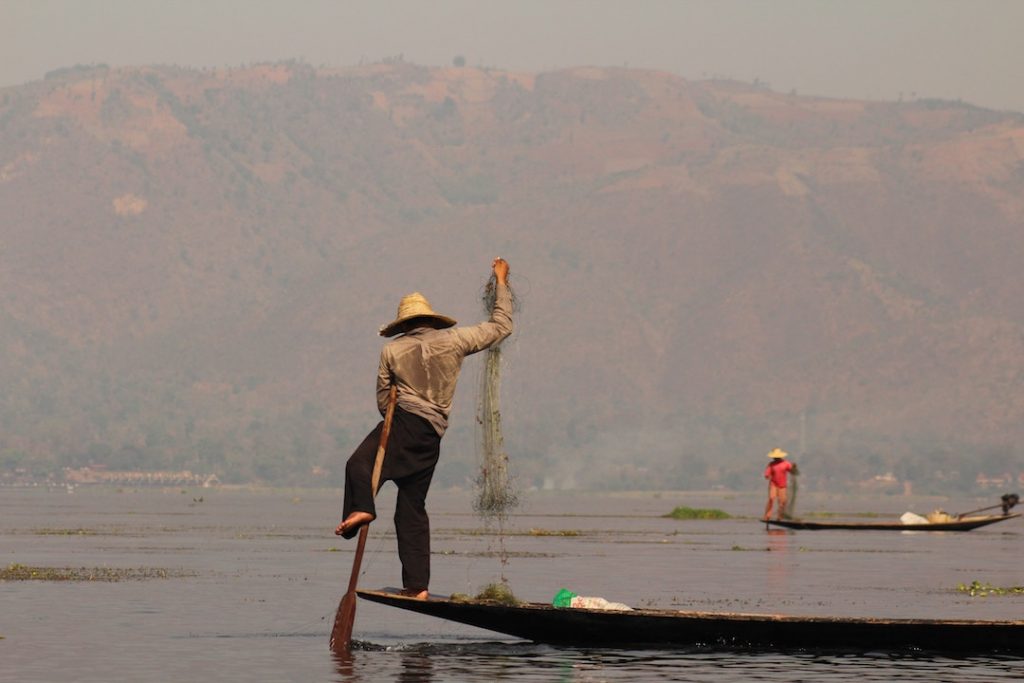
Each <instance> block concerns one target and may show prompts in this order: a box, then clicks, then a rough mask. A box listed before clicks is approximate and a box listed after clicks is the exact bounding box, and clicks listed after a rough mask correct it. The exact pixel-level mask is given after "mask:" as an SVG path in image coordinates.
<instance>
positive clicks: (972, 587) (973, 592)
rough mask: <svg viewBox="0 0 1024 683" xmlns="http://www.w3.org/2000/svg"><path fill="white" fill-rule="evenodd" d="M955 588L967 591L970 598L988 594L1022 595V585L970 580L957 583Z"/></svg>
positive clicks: (963, 591) (985, 596)
mask: <svg viewBox="0 0 1024 683" xmlns="http://www.w3.org/2000/svg"><path fill="white" fill-rule="evenodd" d="M956 589H957V590H958V591H960V592H961V593H967V594H969V595H970V596H971V597H972V598H987V597H988V596H990V595H1024V586H1006V587H1002V586H993V585H992V584H990V583H981V582H980V581H971V582H970V583H969V584H963V583H959V584H957V586H956Z"/></svg>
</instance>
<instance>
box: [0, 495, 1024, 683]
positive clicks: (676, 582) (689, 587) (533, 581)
mask: <svg viewBox="0 0 1024 683" xmlns="http://www.w3.org/2000/svg"><path fill="white" fill-rule="evenodd" d="M393 499H394V496H393V493H392V491H391V489H390V487H388V488H386V489H385V490H384V491H383V492H382V495H381V504H382V509H381V517H380V521H379V522H377V523H376V524H375V525H374V526H373V527H372V528H371V534H370V540H369V543H368V546H367V556H366V558H365V560H364V565H363V566H364V574H363V575H362V578H361V581H360V585H361V586H362V587H365V588H377V587H384V586H394V585H398V584H399V583H400V577H399V564H398V560H397V557H396V555H395V548H394V536H393V531H392V527H391V523H390V517H391V512H392V508H391V506H392V505H393ZM762 502H763V501H761V499H760V494H750V495H745V494H726V493H717V494H694V493H661V494H657V493H633V494H590V495H585V494H564V493H563V494H557V495H556V494H530V495H527V496H526V497H525V499H524V502H523V506H522V508H521V509H520V512H519V514H517V515H515V516H513V517H512V518H511V520H510V524H509V531H508V536H507V537H506V538H505V547H506V549H507V551H508V561H507V564H506V565H505V566H504V567H502V566H501V563H500V560H499V558H498V556H497V555H498V552H497V551H498V539H497V538H496V537H495V536H494V535H491V534H488V533H486V532H485V530H484V528H483V526H482V524H481V523H480V520H479V518H478V517H477V516H476V515H474V514H473V513H472V512H471V509H472V508H471V497H470V495H469V494H468V493H466V492H453V491H447V490H441V489H439V490H436V491H434V492H433V493H432V494H431V500H430V501H429V507H430V509H431V513H432V522H433V524H432V526H433V529H434V534H433V553H434V555H433V574H434V576H433V579H432V585H431V589H432V591H433V592H435V593H440V594H447V593H452V592H464V593H471V594H473V593H476V592H477V591H478V590H479V589H480V588H481V587H482V586H483V585H485V584H487V583H490V582H492V581H495V580H497V579H499V578H500V576H501V575H502V573H503V574H504V576H505V577H506V578H507V579H508V581H509V584H510V586H511V587H512V589H513V591H514V592H515V593H516V595H517V597H518V598H520V599H523V600H528V601H537V602H547V601H549V600H550V599H551V597H552V596H553V595H554V594H555V592H557V591H558V589H559V588H562V587H567V588H570V589H571V590H573V591H575V592H577V593H580V594H583V595H599V596H603V597H606V598H608V599H609V600H614V601H621V602H626V603H628V604H631V605H633V606H635V607H656V608H666V609H672V608H679V609H698V610H709V611H741V612H757V613H783V614H804V615H830V616H839V615H851V616H875V617H924V618H965V619H993V620H1005V619H1016V618H1019V615H1020V608H1021V597H1020V596H993V597H988V598H978V597H976V598H971V597H968V596H967V595H965V594H963V593H959V592H957V590H956V586H957V584H958V583H970V582H971V581H973V580H978V581H981V582H984V583H991V584H992V585H996V586H1008V585H1019V584H1020V569H1019V565H1020V552H1019V550H1020V541H1021V533H1022V527H1021V522H1020V520H1017V519H1015V520H1010V521H1007V522H1004V523H1001V524H998V525H994V526H992V527H988V528H985V529H979V530H976V531H973V532H970V533H966V534H954V533H927V534H926V533H919V534H908V533H886V532H876V533H872V532H861V533H842V532H766V531H765V529H764V527H763V525H761V524H759V523H757V522H756V521H755V519H754V517H755V516H756V515H757V513H758V511H759V507H760V506H761V504H762ZM987 502H989V501H983V500H976V499H964V500H944V499H943V500H940V499H934V498H933V499H922V498H917V499H914V498H911V499H907V498H903V497H896V496H888V497H876V498H859V499H852V498H850V499H842V500H836V499H834V498H833V499H832V500H829V501H825V500H823V499H817V500H816V499H814V498H813V497H810V496H809V497H807V498H805V499H804V500H801V501H799V504H801V505H802V506H804V507H803V509H804V510H805V511H807V512H809V511H812V510H825V509H827V510H832V511H837V512H850V513H853V512H872V513H879V514H881V515H882V516H883V517H891V518H893V519H895V518H896V517H898V516H899V514H901V513H902V512H903V511H905V510H906V509H912V510H915V511H917V512H927V511H929V510H931V509H933V508H935V507H942V508H944V509H946V510H948V511H951V512H953V511H966V510H969V509H972V508H975V507H980V506H981V505H983V504H985V503H987ZM677 505H689V506H692V507H718V508H721V509H724V510H726V511H727V512H729V513H731V514H733V515H738V516H742V517H740V518H737V519H732V520H724V521H677V520H672V519H666V518H663V517H661V515H664V514H665V513H667V512H669V511H670V510H671V509H672V508H673V507H675V506H677ZM339 508H340V495H339V494H338V493H337V492H335V491H326V490H318V491H300V490H290V491H259V492H252V491H245V490H234V491H232V490H218V489H194V490H177V489H174V490H166V491H159V490H144V491H123V492H117V491H114V490H111V489H108V490H100V489H91V490H90V489H82V488H79V489H77V490H76V492H75V493H74V494H71V495H69V494H67V493H65V492H63V491H57V490H54V491H43V490H28V489H0V553H2V560H0V561H2V562H3V565H4V566H8V565H10V564H14V563H18V564H23V565H30V566H40V567H87V568H97V567H103V568H120V569H142V568H151V569H152V568H159V569H165V570H167V571H168V578H163V579H159V578H157V579H144V580H123V581H116V582H47V581H13V582H5V583H0V605H2V610H0V636H3V637H4V639H3V640H0V681H20V682H24V683H30V682H41V681H54V680H76V681H85V682H88V681H166V680H217V681H281V680H295V681H299V680H301V681H350V680H362V681H388V680H396V681H491V680H504V679H514V680H517V681H519V680H528V681H529V680H537V681H546V680H557V681H599V680H612V681H619V680H637V681H639V680H644V681H650V680H701V681H736V680H769V681H773V680H777V681H789V680H795V678H794V676H796V675H797V674H796V673H795V672H799V677H800V678H801V679H803V680H816V681H839V680H851V679H853V678H856V679H858V680H863V681H889V680H894V679H899V680H921V681H994V680H1016V677H1017V675H1018V673H1019V664H1020V660H1019V658H1008V657H1003V656H972V657H947V656H944V655H942V654H936V653H917V654H905V653H904V654H894V653H853V652H850V653H815V652H804V651H795V652H775V651H771V650H770V649H769V650H759V651H749V650H743V649H733V650H729V649H725V650H723V649H719V648H700V647H686V648H682V649H679V650H671V651H666V650H659V651H633V650H629V651H619V650H584V649H571V648H552V647H547V646H539V645H533V644H529V643H524V642H522V641H517V640H513V639H509V638H507V637H504V636H500V635H497V634H493V633H489V632H485V631H480V630H477V629H473V628H469V627H465V626H461V625H458V624H453V623H449V622H446V621H442V620H437V619H431V618H428V617H422V616H419V615H414V614H410V613H406V612H404V611H400V610H396V609H392V608H388V607H384V606H379V605H374V604H371V603H366V602H360V604H359V606H358V611H357V615H356V627H355V637H356V639H357V640H358V641H359V643H358V647H357V649H356V650H355V651H354V652H353V658H352V660H351V661H350V662H336V661H334V660H333V659H332V657H331V655H330V652H329V650H328V644H327V640H328V635H329V632H330V627H331V623H332V620H333V615H334V611H335V608H336V606H337V601H338V599H339V598H340V597H341V594H342V593H343V592H344V589H345V585H346V582H347V578H348V572H349V570H350V567H351V560H352V554H351V553H352V550H353V547H354V543H346V542H344V541H342V540H341V539H338V538H336V537H334V536H333V535H332V534H331V530H332V528H333V525H334V524H335V523H336V519H335V517H336V516H337V514H338V510H339ZM546 534H551V535H546ZM936 647H937V649H938V650H939V651H940V652H941V643H937V644H936ZM797 667H799V668H797Z"/></svg>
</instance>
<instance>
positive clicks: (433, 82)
mask: <svg viewBox="0 0 1024 683" xmlns="http://www.w3.org/2000/svg"><path fill="white" fill-rule="evenodd" d="M1022 228H1024V116H1021V115H1017V114H1007V113H1000V112H992V111H987V110H984V109H979V108H976V107H972V106H969V105H965V104H962V103H958V102H942V101H914V102H900V103H871V102H862V101H855V100H829V99H821V98H809V97H799V96H796V95H793V94H790V95H786V94H780V93H775V92H771V91H769V90H766V89H764V88H760V87H756V86H752V85H749V84H742V83H735V82H722V81H706V82H689V81H685V80H682V79H680V78H678V77H676V76H673V75H671V74H666V73H660V72H651V71H639V70H630V69H604V68H590V67H587V68H577V69H567V70H563V71H556V72H550V73H541V74H530V73H513V72H506V71H498V70H483V69H472V68H427V67H421V66H416V65H412V64H407V63H402V62H397V63H388V64H373V65H367V66H360V67H351V68H343V69H325V68H320V69H317V68H313V67H311V66H308V65H305V64H298V63H279V64H266V65H257V66H252V67H248V68H242V69H229V70H191V69H179V68H174V67H138V68H119V69H110V68H106V67H79V68H69V69H64V70H59V71H58V72H54V73H52V74H51V75H49V76H48V78H47V79H45V80H43V81H40V82H36V83H30V84H26V85H24V86H19V87H16V88H6V89H2V90H0V259H2V262H0V292H2V293H0V335H2V337H0V379H2V380H3V386H4V391H3V392H2V393H0V426H2V430H0V467H4V468H7V469H13V468H16V467H21V468H25V467H29V468H34V469H36V470H38V471H39V472H43V471H47V470H54V469H58V468H59V467H60V466H64V465H68V466H80V465H85V464H89V463H94V464H107V465H109V466H110V467H112V468H118V469H124V468H127V467H142V468H145V467H149V468H152V469H185V468H187V469H190V470H192V471H195V472H203V473H216V474H217V475H218V477H219V478H220V479H221V480H222V481H242V480H250V479H261V480H267V481H275V482H291V483H311V482H317V481H324V482H329V483H336V482H337V481H338V477H339V476H340V472H341V464H342V463H343V460H344V457H345V456H346V455H347V452H348V451H350V450H351V449H352V448H353V447H354V446H355V444H356V442H357V440H358V439H359V438H361V436H362V434H363V432H364V431H365V430H366V429H367V428H368V427H369V426H370V425H371V423H372V421H373V419H374V412H373V399H372V388H373V387H372V384H373V378H374V370H375V364H376V361H377V353H378V352H379V346H380V343H381V340H380V339H379V338H378V337H376V336H375V331H376V329H377V327H378V326H379V325H380V324H382V323H384V322H387V321H388V320H389V319H390V316H391V315H393V313H394V306H395V305H396V304H397V301H398V298H399V297H400V296H401V295H403V294H405V293H407V292H409V291H413V290H420V291H423V292H424V293H425V294H427V296H428V297H429V298H430V299H431V301H432V303H433V304H434V305H435V307H437V308H438V309H439V310H443V311H445V312H449V313H450V314H452V315H454V316H455V317H457V318H458V319H459V320H460V321H461V322H473V321H475V320H477V319H480V318H481V317H482V316H483V313H482V309H481V307H480V305H479V302H478V301H476V297H477V296H478V294H479V288H480V287H481V286H482V285H483V282H484V280H485V279H486V277H487V264H488V263H489V262H490V259H491V257H493V256H495V255H499V254H500V255H502V256H504V257H506V258H508V259H509V261H510V262H511V264H512V272H513V276H512V277H513V283H514V284H515V285H516V288H517V292H518V293H519V294H520V297H521V299H522V302H523V310H522V312H521V315H520V316H519V319H518V321H517V322H518V328H517V332H516V333H515V335H514V336H513V338H512V339H511V340H510V341H509V342H508V343H507V347H508V348H507V351H506V354H505V355H506V359H507V367H506V369H505V376H504V380H505V384H504V387H503V389H504V392H503V410H504V425H505V429H506V442H507V447H508V449H509V453H510V455H511V456H512V458H513V463H514V466H515V467H516V468H517V471H518V473H519V475H520V477H521V478H522V482H523V484H524V485H531V484H536V485H556V486H562V485H581V486H601V487H646V488H650V487H656V488H664V487H686V486H711V485H717V484H724V485H728V486H745V485H753V484H756V483H757V482H758V481H759V479H758V477H759V465H760V460H759V459H758V458H760V457H763V452H766V451H767V450H768V449H769V448H771V447H772V446H774V445H779V444H781V445H783V446H784V447H788V449H789V450H791V451H794V452H800V451H803V453H802V455H804V456H805V458H806V459H808V460H811V461H816V462H817V463H819V467H817V468H816V475H815V474H814V473H815V468H807V471H809V472H811V473H812V476H817V477H819V479H820V485H821V486H824V487H827V486H838V485H839V484H840V482H842V481H846V480H849V479H858V478H863V477H864V476H868V475H871V474H874V473H881V472H884V471H894V472H895V473H896V474H897V476H898V477H899V478H905V479H910V480H914V481H919V482H923V485H926V486H930V487H932V488H935V489H938V490H941V489H943V488H950V487H961V486H964V485H965V484H964V482H970V481H973V475H974V474H977V473H979V472H992V471H993V470H995V471H1001V470H1006V471H1014V472H1017V471H1019V470H1021V469H1024V450H1022V448H1021V446H1020V445H1019V444H1020V443H1021V442H1022V439H1021V437H1022V436H1024V419H1022V418H1024V392H1022V391H1021V387H1022V386H1024V299H1022V297H1021V296H1020V292H1021V291H1024V275H1022V274H1021V268H1020V265H1019V264H1021V263H1022V262H1024V253H1022V252H1024V233H1022ZM475 368H476V366H475V365H474V363H473V362H467V368H466V371H465V372H464V377H463V379H462V382H461V385H460V389H459V392H458V397H457V402H456V407H455V414H454V415H453V428H452V434H451V436H449V437H448V438H447V439H446V453H445V459H444V460H443V465H442V468H441V470H440V471H439V477H440V478H441V479H442V480H443V481H445V482H447V483H467V482H469V481H471V480H472V478H473V477H474V476H475V471H474V465H473V448H474V446H473V443H474V441H473V431H474V426H473V409H474V406H473V404H474V401H475V387H474V386H473V382H474V380H475V378H476V372H475ZM315 468H316V471H317V472H321V471H323V470H328V471H330V472H331V473H332V474H331V475H328V476H326V478H325V477H321V476H316V475H314V474H312V472H313V471H314V469H315Z"/></svg>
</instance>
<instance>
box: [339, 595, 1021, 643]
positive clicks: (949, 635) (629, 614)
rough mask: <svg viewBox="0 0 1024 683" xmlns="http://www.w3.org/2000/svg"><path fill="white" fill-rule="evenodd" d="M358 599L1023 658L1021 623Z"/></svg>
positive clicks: (601, 638)
mask: <svg viewBox="0 0 1024 683" xmlns="http://www.w3.org/2000/svg"><path fill="white" fill-rule="evenodd" d="M358 595H359V597H361V598H364V599H366V600H370V601H372V602H377V603H381V604H385V605H390V606H392V607H398V608H401V609H405V610H410V611H412V612H418V613H420V614H424V615H427V616H432V617H438V618H441V619H448V620H449V621H455V622H458V623H461V624H467V625H470V626H476V627H478V628H482V629H486V630H490V631H495V632H497V633H503V634H505V635H510V636H515V637H518V638H522V639H524V640H530V641H534V642H539V643H549V644H553V645H570V646H620V647H622V646H630V647H682V646H695V645H725V646H734V647H737V646H775V647H795V648H803V649H815V648H836V649H854V650H867V649H872V650H873V649H880V650H905V649H924V650H942V651H947V650H955V651H974V652H995V651H999V652H1024V621H975V620H931V619H872V618H846V617H842V618H840V617H804V616H787V615H779V614H745V613H735V612H693V611H676V610H653V609H637V610H632V611H604V610H591V609H575V608H556V607H552V606H551V605H547V604H544V603H522V604H519V605H514V606H513V605H503V604H499V603H495V602H490V601H469V602H464V601H453V600H451V599H449V598H447V597H444V596H433V595H432V596H431V598H430V599H429V600H415V599H413V598H407V597H404V596H402V595H399V594H398V592H397V591H396V590H394V589H385V590H381V591H370V590H360V591H358Z"/></svg>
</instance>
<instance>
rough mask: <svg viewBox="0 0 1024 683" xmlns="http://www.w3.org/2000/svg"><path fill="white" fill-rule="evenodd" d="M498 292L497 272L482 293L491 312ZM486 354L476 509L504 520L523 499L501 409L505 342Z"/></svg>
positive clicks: (479, 410)
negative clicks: (511, 462)
mask: <svg viewBox="0 0 1024 683" xmlns="http://www.w3.org/2000/svg"><path fill="white" fill-rule="evenodd" d="M509 293H510V294H511V295H512V310H513V311H516V310H518V301H517V300H516V297H515V293H514V292H513V291H512V288H511V287H509ZM497 294H498V283H497V279H496V278H495V277H494V275H493V274H492V275H491V278H490V279H489V280H488V281H487V284H486V285H485V286H484V292H483V296H482V300H483V305H484V310H485V311H486V312H487V314H488V315H490V314H491V313H492V312H493V311H494V304H495V300H496V299H497ZM485 353H486V356H485V357H484V370H483V378H482V382H481V386H480V398H479V400H478V402H477V424H478V425H479V426H480V432H481V438H480V449H481V452H480V474H479V476H478V477H477V482H476V484H477V496H476V500H475V501H474V503H473V507H474V509H475V510H476V511H477V512H478V513H480V514H481V515H482V516H483V517H484V518H485V519H486V518H492V519H497V520H499V521H500V520H502V519H504V517H505V516H506V515H507V514H508V513H509V512H510V511H511V510H513V509H514V508H515V507H516V505H517V504H518V502H519V496H518V494H517V493H516V487H515V485H514V484H513V482H512V479H511V477H510V476H509V470H508V455H507V454H506V453H505V439H504V437H503V436H502V433H501V408H500V405H499V400H498V394H499V390H500V388H501V344H500V343H499V344H495V345H494V346H492V347H491V348H489V349H487V351H486V352H485Z"/></svg>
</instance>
